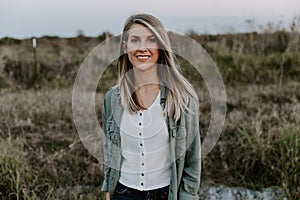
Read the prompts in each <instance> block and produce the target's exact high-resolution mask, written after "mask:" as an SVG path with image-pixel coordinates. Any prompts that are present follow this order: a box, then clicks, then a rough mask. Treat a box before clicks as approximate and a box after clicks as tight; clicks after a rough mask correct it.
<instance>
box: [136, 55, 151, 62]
mask: <svg viewBox="0 0 300 200" xmlns="http://www.w3.org/2000/svg"><path fill="white" fill-rule="evenodd" d="M150 57H151V56H150V55H138V56H136V58H137V59H138V60H139V61H141V62H145V61H146V60H148V58H150Z"/></svg>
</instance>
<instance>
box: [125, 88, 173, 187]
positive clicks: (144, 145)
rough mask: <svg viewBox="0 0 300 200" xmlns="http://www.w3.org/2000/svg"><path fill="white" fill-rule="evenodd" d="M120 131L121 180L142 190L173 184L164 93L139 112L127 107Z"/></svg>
mask: <svg viewBox="0 0 300 200" xmlns="http://www.w3.org/2000/svg"><path fill="white" fill-rule="evenodd" d="M120 133H121V152H122V162H121V176H120V180H119V181H120V183H122V184H123V185H126V186H128V187H131V188H135V189H138V190H153V189H157V188H161V187H164V186H167V185H170V178H171V171H170V161H171V160H170V149H169V136H168V135H169V134H168V128H167V125H166V122H165V118H164V116H163V110H162V107H161V105H160V93H159V94H158V95H157V97H156V99H155V101H154V102H153V104H152V105H151V106H150V107H149V108H148V109H147V110H142V111H139V112H138V113H137V114H130V113H129V112H128V111H126V110H124V113H123V116H122V121H121V127H120Z"/></svg>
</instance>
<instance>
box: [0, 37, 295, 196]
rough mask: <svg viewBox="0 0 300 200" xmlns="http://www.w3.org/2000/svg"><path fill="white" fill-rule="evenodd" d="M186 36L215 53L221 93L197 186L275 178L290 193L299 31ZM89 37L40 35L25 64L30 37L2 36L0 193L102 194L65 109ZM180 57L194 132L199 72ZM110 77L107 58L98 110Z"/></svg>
mask: <svg viewBox="0 0 300 200" xmlns="http://www.w3.org/2000/svg"><path fill="white" fill-rule="evenodd" d="M191 36H192V37H193V38H194V39H196V40H198V41H199V42H200V43H201V44H202V45H203V46H204V47H205V48H206V49H207V51H208V52H209V54H210V55H211V56H212V57H213V59H214V60H215V62H216V64H217V66H218V67H219V69H220V72H221V74H222V76H223V79H224V83H225V87H226V93H227V115H226V122H225V126H224V129H223V132H222V135H221V137H220V139H219V141H218V143H217V144H216V146H215V147H214V149H213V150H212V151H211V152H210V153H209V154H208V155H207V156H206V157H205V158H204V159H203V160H202V162H203V168H202V183H201V184H202V186H215V185H226V186H238V187H246V188H250V189H253V190H262V189H263V188H266V187H280V188H282V189H283V190H284V192H285V194H286V196H287V197H288V199H292V200H293V199H299V198H300V187H299V185H300V179H299V177H300V92H299V91H300V78H299V77H300V65H299V63H300V56H299V55H300V54H299V49H300V48H299V41H300V40H299V38H300V37H299V33H297V34H296V33H290V32H276V33H274V34H269V33H268V34H267V35H266V34H254V33H252V35H251V34H244V35H223V36H210V37H209V36H198V35H195V34H194V35H191ZM250 39H251V41H252V43H251V42H249V41H250ZM102 40H103V38H102ZM99 41H101V38H82V37H81V38H73V39H61V38H41V39H40V44H41V47H40V48H41V49H40V52H41V53H40V54H39V55H38V59H39V63H38V65H37V68H33V67H32V66H33V65H32V64H33V63H32V60H30V59H28V60H26V59H22V58H23V57H26V58H28V57H29V56H30V55H31V53H30V52H31V49H30V45H28V43H30V40H24V41H18V40H13V39H9V38H5V39H2V41H1V45H0V49H1V58H2V59H1V62H0V70H1V71H2V74H1V76H0V86H1V89H0V105H1V107H0V197H1V198H2V199H102V198H103V193H101V192H100V187H101V184H102V180H103V177H102V173H103V172H102V168H103V166H102V163H100V162H98V161H97V160H96V159H95V158H94V157H93V156H92V155H91V154H89V153H88V151H87V150H86V149H85V148H84V146H83V145H82V143H81V141H80V139H79V137H78V134H77V132H76V129H75V126H74V123H73V116H72V84H73V81H74V78H75V75H76V72H77V70H78V67H79V65H80V63H81V62H82V60H83V58H84V56H85V55H86V54H87V53H88V51H90V50H91V49H92V47H93V46H95V45H96V44H97V43H98V42H99ZM295 41H296V42H295ZM80 44H82V45H80ZM14 51H16V52H17V53H16V54H14V55H13V54H12V53H11V52H14ZM27 54H28V56H25V55H27ZM181 63H182V67H183V69H182V71H183V73H184V75H185V76H186V77H187V78H188V79H189V80H190V81H191V82H192V83H193V85H194V86H195V88H196V90H197V93H198V95H199V98H200V101H201V102H200V108H199V109H200V122H199V123H200V127H201V132H202V135H201V136H202V138H204V137H205V134H206V130H207V128H208V125H209V121H210V98H209V95H208V93H207V90H206V88H205V86H204V84H203V81H202V80H200V79H199V78H198V77H195V73H193V69H191V68H189V66H188V64H187V63H185V62H184V61H181ZM32 73H33V74H32ZM115 80H116V70H115V68H114V67H111V68H109V69H108V70H107V71H106V73H105V75H104V80H102V82H101V84H102V85H101V86H103V87H101V89H99V90H98V93H97V94H98V96H97V99H98V100H97V107H96V112H97V113H98V114H99V115H98V116H100V113H101V101H102V99H101V97H102V95H103V92H105V90H106V89H107V88H108V87H109V86H110V85H112V84H114V82H115ZM99 122H100V123H101V118H100V117H99Z"/></svg>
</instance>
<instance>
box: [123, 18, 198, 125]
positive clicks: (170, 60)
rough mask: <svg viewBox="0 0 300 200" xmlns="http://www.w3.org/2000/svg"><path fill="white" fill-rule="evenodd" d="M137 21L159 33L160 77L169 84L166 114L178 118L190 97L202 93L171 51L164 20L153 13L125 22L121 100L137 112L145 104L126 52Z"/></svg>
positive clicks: (157, 37) (195, 97)
mask: <svg viewBox="0 0 300 200" xmlns="http://www.w3.org/2000/svg"><path fill="white" fill-rule="evenodd" d="M133 24H140V25H143V26H145V27H146V28H148V29H149V30H150V31H151V32H152V33H153V34H154V35H155V37H156V39H157V41H158V46H159V58H158V61H157V64H158V65H157V72H158V77H159V79H160V81H161V82H162V84H164V85H165V86H166V103H165V108H164V115H165V116H168V117H173V118H174V119H175V120H176V121H177V120H178V119H179V118H180V113H181V110H185V109H186V108H187V104H188V101H189V97H190V96H191V97H192V98H194V99H195V100H196V101H197V102H198V97H197V94H196V92H195V91H194V89H193V87H192V85H191V84H190V83H189V82H188V81H187V80H186V79H185V78H184V77H183V75H182V74H181V73H180V72H179V63H178V62H177V60H176V57H175V55H174V54H173V53H172V51H171V45H170V40H169V37H168V34H167V31H166V30H165V28H164V26H163V25H162V23H161V22H160V21H159V20H158V19H157V18H155V17H154V16H152V15H149V14H137V15H132V16H131V17H129V18H128V19H127V21H126V22H125V24H124V28H123V33H122V36H121V44H120V57H119V59H118V67H119V86H120V95H121V102H122V105H123V106H124V108H125V109H127V110H128V111H129V112H131V113H135V112H137V111H138V110H140V109H144V108H143V107H141V106H140V105H139V104H138V102H137V101H136V99H135V91H134V90H135V89H134V76H133V72H132V71H133V70H132V64H131V62H130V61H129V59H128V56H127V54H124V45H123V42H124V41H127V40H128V33H127V32H128V30H129V29H130V28H131V26H132V25H133Z"/></svg>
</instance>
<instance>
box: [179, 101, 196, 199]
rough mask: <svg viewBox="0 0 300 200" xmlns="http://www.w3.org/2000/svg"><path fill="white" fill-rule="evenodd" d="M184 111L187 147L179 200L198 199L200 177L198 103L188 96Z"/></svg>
mask: <svg viewBox="0 0 300 200" xmlns="http://www.w3.org/2000/svg"><path fill="white" fill-rule="evenodd" d="M188 108H189V110H188V111H186V114H185V115H186V120H185V123H186V124H185V125H186V131H187V149H186V155H185V163H184V169H183V174H182V180H181V183H180V186H179V194H178V199H179V200H199V196H198V190H199V187H200V178H201V143H200V131H199V115H198V104H197V103H196V101H195V100H194V99H193V98H190V101H189V105H188Z"/></svg>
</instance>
